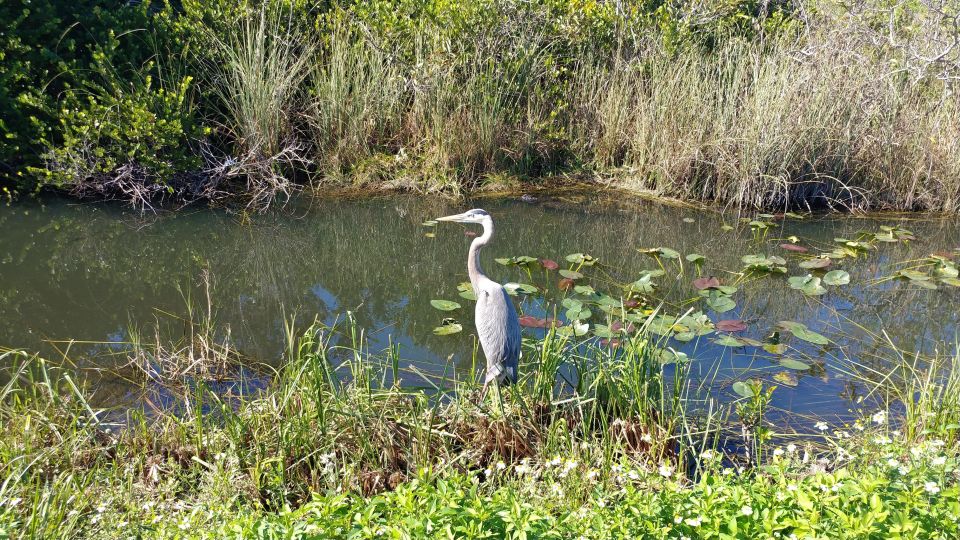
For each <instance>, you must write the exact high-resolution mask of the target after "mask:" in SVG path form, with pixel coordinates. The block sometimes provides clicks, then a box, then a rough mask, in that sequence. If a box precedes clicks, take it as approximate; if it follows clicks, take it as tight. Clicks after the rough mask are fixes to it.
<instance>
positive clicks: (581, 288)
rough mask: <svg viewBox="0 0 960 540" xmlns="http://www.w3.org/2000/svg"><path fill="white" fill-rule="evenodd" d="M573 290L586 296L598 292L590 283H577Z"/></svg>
mask: <svg viewBox="0 0 960 540" xmlns="http://www.w3.org/2000/svg"><path fill="white" fill-rule="evenodd" d="M573 290H574V292H576V293H577V294H582V295H584V296H593V295H595V294H597V291H596V290H595V289H594V288H593V287H591V286H590V285H577V286H576V287H574V288H573Z"/></svg>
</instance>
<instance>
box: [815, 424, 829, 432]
mask: <svg viewBox="0 0 960 540" xmlns="http://www.w3.org/2000/svg"><path fill="white" fill-rule="evenodd" d="M814 427H816V428H817V429H819V430H820V431H826V430H828V429H830V426H828V425H827V423H826V422H817V423H816V424H815V425H814Z"/></svg>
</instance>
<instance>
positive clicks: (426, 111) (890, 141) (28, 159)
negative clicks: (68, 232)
mask: <svg viewBox="0 0 960 540" xmlns="http://www.w3.org/2000/svg"><path fill="white" fill-rule="evenodd" d="M134 4H135V5H134ZM882 4H883V3H882V2H876V1H873V0H863V1H862V2H858V3H855V4H853V5H848V6H841V5H835V4H834V3H833V2H832V1H829V0H823V1H820V2H813V3H809V4H808V3H802V2H799V1H796V0H794V1H787V0H784V1H775V2H758V1H755V0H711V1H710V2H686V1H680V2H664V1H660V0H634V1H625V2H600V1H592V0H537V1H534V2H519V1H511V0H484V1H481V2H460V1H447V0H380V1H376V2H360V1H356V2H353V1H346V0H341V1H336V2H327V1H323V2H321V1H307V0H276V1H272V2H267V3H254V2H228V1H225V0H217V1H214V2H200V1H197V0H184V1H182V2H170V3H161V2H145V3H128V2H120V1H116V0H114V1H107V0H86V1H82V2H65V1H63V0H43V1H39V2H5V3H4V4H3V5H2V6H0V15H2V17H3V20H5V21H11V23H10V24H9V27H8V29H7V30H6V31H5V32H4V34H3V35H2V36H0V55H2V56H0V57H2V59H3V62H2V64H0V81H2V84H0V117H2V118H3V120H2V124H0V127H2V129H3V132H4V133H3V135H4V136H3V137H2V140H0V173H2V176H3V178H4V179H5V182H6V184H8V185H13V186H15V187H17V188H18V189H19V190H21V191H31V190H35V189H37V188H40V187H43V186H48V185H49V186H54V187H57V188H60V189H65V190H69V191H72V192H74V193H76V194H79V195H94V196H97V197H120V198H123V199H125V200H129V201H131V202H133V203H134V204H137V205H142V206H146V205H149V204H151V201H153V200H154V199H155V198H156V196H157V195H162V194H166V193H168V192H176V193H177V194H178V195H179V196H181V197H182V198H184V199H195V198H198V197H203V198H209V199H217V198H222V197H227V196H232V195H242V196H243V197H244V198H245V199H246V200H247V201H248V204H249V205H251V206H256V207H260V208H262V207H264V206H266V205H268V204H269V202H270V201H271V200H273V199H275V198H276V196H277V195H284V194H287V195H288V194H289V193H290V192H291V191H292V190H294V189H296V188H297V187H298V186H301V185H304V184H309V185H313V186H319V185H322V184H325V183H356V184H364V183H367V184H371V185H377V186H387V187H405V188H414V189H424V190H430V191H444V192H448V193H454V194H456V193H461V192H463V191H464V190H470V189H475V188H478V187H486V186H490V187H503V186H505V185H510V184H511V183H514V182H515V181H517V180H518V179H520V180H522V179H531V178H537V177H541V176H544V175H550V174H555V173H561V172H563V173H567V172H573V173H577V174H579V175H581V176H584V175H585V176H589V177H599V178H614V179H615V182H616V183H618V184H619V185H622V186H625V187H630V188H634V189H641V190H649V191H654V192H656V193H658V194H661V195H666V196H674V197H680V198H685V199H700V200H720V201H726V202H733V203H736V204H740V205H744V206H755V207H772V206H778V207H783V206H791V205H792V206H802V205H822V204H830V203H836V204H839V205H842V206H843V205H845V206H853V207H890V208H898V209H923V208H926V209H936V210H955V209H956V208H957V206H958V204H960V192H958V190H960V184H958V182H957V181H956V177H957V176H958V175H957V172H958V168H960V164H958V163H957V159H956V155H958V152H957V148H955V144H956V140H957V139H958V138H957V137H956V136H955V134H956V133H957V132H958V131H960V107H958V106H957V103H956V99H955V89H954V88H953V86H954V85H955V82H956V80H957V77H958V76H960V69H958V66H960V60H958V58H960V45H957V41H956V40H954V39H953V38H954V37H955V26H951V23H950V21H951V20H953V18H955V17H956V13H955V8H951V6H950V5H948V4H943V3H938V2H936V1H934V0H924V1H922V2H914V3H909V4H905V5H904V6H902V7H901V8H898V10H896V11H895V12H890V11H889V10H886V9H885V8H884V6H883V5H882ZM888 14H889V17H890V18H889V20H887V19H888ZM891 30H892V31H893V35H892V37H891V36H886V35H885V33H889V32H890V31H891ZM951 32H952V33H951Z"/></svg>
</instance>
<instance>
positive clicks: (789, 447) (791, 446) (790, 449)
mask: <svg viewBox="0 0 960 540" xmlns="http://www.w3.org/2000/svg"><path fill="white" fill-rule="evenodd" d="M796 451H797V445H795V444H793V443H790V444H788V445H787V452H790V453H791V454H792V453H794V452H796Z"/></svg>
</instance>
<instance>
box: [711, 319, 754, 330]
mask: <svg viewBox="0 0 960 540" xmlns="http://www.w3.org/2000/svg"><path fill="white" fill-rule="evenodd" d="M716 327H717V330H719V331H721V332H743V331H744V330H746V329H747V324H746V323H744V322H743V321H741V320H740V319H724V320H722V321H717V323H716Z"/></svg>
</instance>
